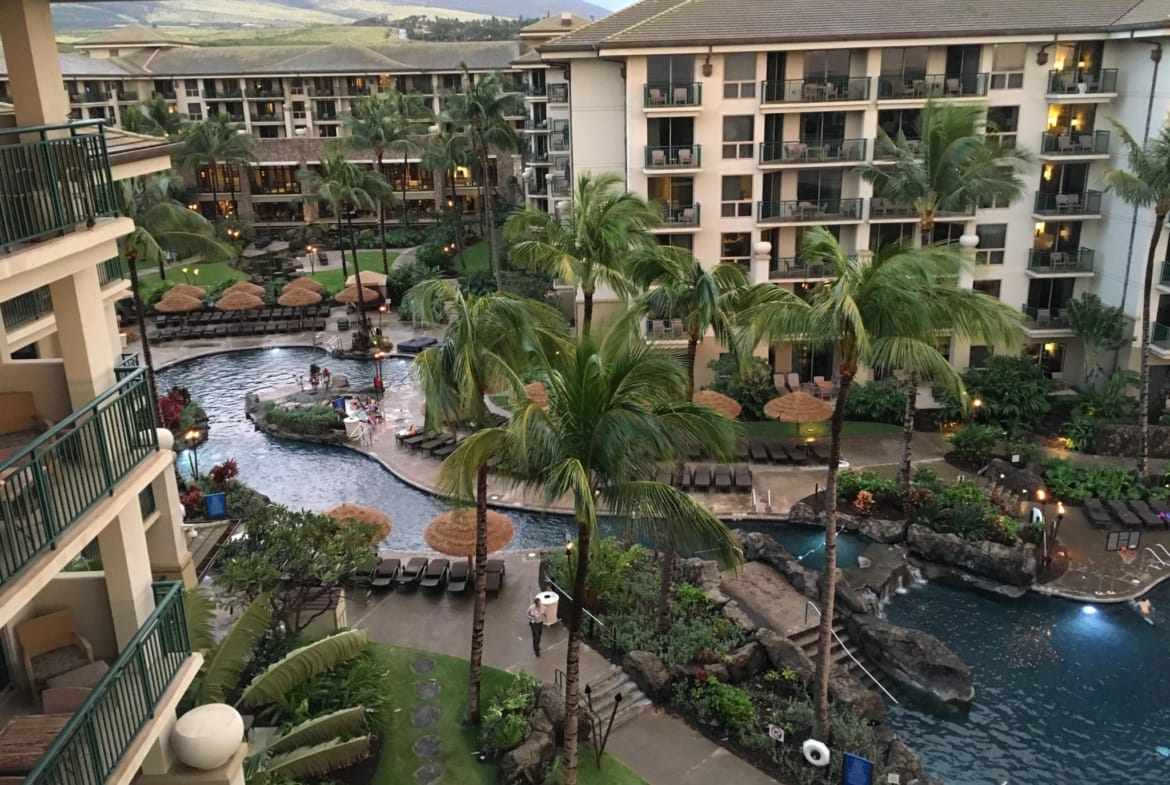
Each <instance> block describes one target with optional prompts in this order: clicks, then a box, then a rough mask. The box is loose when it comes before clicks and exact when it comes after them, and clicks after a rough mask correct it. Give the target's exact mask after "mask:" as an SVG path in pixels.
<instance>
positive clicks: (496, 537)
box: [423, 507, 516, 559]
mask: <svg viewBox="0 0 1170 785" xmlns="http://www.w3.org/2000/svg"><path fill="white" fill-rule="evenodd" d="M515 535H516V529H515V527H514V526H512V521H510V520H509V519H508V517H507V516H505V515H501V514H500V513H498V512H496V511H495V510H488V511H487V549H488V552H489V553H490V552H492V551H498V550H500V549H501V548H503V547H504V546H505V545H507V544H508V543H510V542H511V541H512V538H513V537H514V536H515ZM423 539H424V540H426V541H427V545H429V546H431V547H432V548H434V549H435V550H436V551H438V552H439V553H445V554H447V555H448V556H465V557H467V558H468V559H470V558H471V557H473V556H475V509H474V508H472V507H464V508H462V509H459V510H453V511H451V512H445V513H443V514H442V515H439V516H438V517H436V518H435V519H434V520H433V521H431V522H430V523H428V524H427V527H426V528H425V529H424V530H423Z"/></svg>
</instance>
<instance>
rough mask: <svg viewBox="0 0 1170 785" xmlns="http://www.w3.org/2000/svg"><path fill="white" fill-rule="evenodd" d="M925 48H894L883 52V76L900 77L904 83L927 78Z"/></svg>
mask: <svg viewBox="0 0 1170 785" xmlns="http://www.w3.org/2000/svg"><path fill="white" fill-rule="evenodd" d="M926 55H927V48H926V47H925V46H907V47H893V48H890V49H883V50H882V76H898V77H902V79H903V81H910V80H911V79H924V78H925V77H926Z"/></svg>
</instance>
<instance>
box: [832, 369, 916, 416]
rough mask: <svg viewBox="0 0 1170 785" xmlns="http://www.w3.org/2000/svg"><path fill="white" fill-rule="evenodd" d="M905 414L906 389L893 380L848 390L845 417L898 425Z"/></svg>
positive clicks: (856, 385) (857, 386)
mask: <svg viewBox="0 0 1170 785" xmlns="http://www.w3.org/2000/svg"><path fill="white" fill-rule="evenodd" d="M905 413H906V388H905V387H903V386H902V385H900V384H898V382H897V381H895V380H893V379H883V380H881V381H878V382H869V383H867V384H855V385H853V387H851V388H849V398H848V399H847V400H846V401H845V417H846V418H847V419H850V420H869V421H871V422H888V423H892V424H894V425H900V424H901V423H902V418H903V417H904V415H905Z"/></svg>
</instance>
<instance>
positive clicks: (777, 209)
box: [756, 199, 865, 224]
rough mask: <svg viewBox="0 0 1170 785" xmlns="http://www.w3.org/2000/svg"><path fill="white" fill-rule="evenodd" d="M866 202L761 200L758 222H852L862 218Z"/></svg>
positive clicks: (758, 207)
mask: <svg viewBox="0 0 1170 785" xmlns="http://www.w3.org/2000/svg"><path fill="white" fill-rule="evenodd" d="M864 202H865V200H864V199H826V200H823V201H820V202H811V201H806V200H802V199H791V200H788V201H782V202H759V203H758V206H757V213H756V222H757V223H761V224H777V223H812V224H817V223H851V222H854V221H860V220H861V213H862V206H863V203H864Z"/></svg>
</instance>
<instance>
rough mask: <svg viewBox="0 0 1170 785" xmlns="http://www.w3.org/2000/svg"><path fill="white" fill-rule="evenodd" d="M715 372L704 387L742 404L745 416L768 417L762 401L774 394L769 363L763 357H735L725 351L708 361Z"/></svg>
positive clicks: (747, 418) (757, 418)
mask: <svg viewBox="0 0 1170 785" xmlns="http://www.w3.org/2000/svg"><path fill="white" fill-rule="evenodd" d="M707 367H708V368H709V369H710V370H711V372H712V373H713V374H714V376H713V377H712V379H711V383H710V384H709V385H707V387H706V389H709V390H714V391H715V392H717V393H723V394H724V395H726V396H727V397H728V398H731V399H733V400H735V401H737V402H738V403H739V405H740V406H742V407H743V413H742V415H741V416H742V417H743V419H745V420H763V419H767V417H766V415H765V414H764V405H765V404H766V403H767V402H768V401H770V400H772V399H773V398H775V397H776V394H777V393H776V381H775V379H773V374H772V366H771V365H769V364H768V361H767V360H765V359H764V358H762V357H744V358H737V357H736V356H734V355H733V354H732V353H730V352H725V353H723V354H721V355H719V356H718V357H717V358H715V359H714V360H712V361H711V362H709V363H707Z"/></svg>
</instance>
